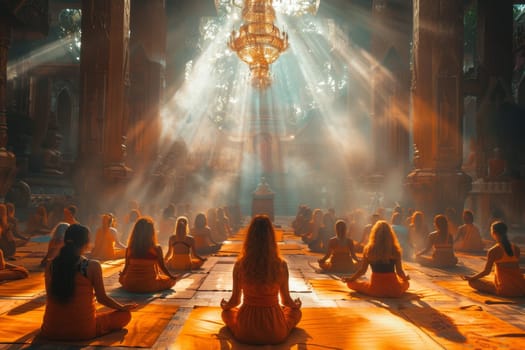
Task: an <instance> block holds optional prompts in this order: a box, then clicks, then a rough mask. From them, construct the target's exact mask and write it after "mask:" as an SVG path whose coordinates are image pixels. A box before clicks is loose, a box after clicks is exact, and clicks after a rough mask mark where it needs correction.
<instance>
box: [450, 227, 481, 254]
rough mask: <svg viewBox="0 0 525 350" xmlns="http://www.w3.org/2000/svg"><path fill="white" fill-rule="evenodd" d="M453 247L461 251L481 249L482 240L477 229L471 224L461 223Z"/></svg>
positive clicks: (477, 250)
mask: <svg viewBox="0 0 525 350" xmlns="http://www.w3.org/2000/svg"><path fill="white" fill-rule="evenodd" d="M456 236H457V241H456V243H454V249H456V250H458V251H462V252H479V251H482V250H483V241H482V239H481V234H480V233H479V229H478V228H477V227H476V226H475V225H473V224H465V225H461V226H460V227H459V228H458V233H457V235H456Z"/></svg>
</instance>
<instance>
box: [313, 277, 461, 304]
mask: <svg viewBox="0 0 525 350" xmlns="http://www.w3.org/2000/svg"><path fill="white" fill-rule="evenodd" d="M308 283H309V284H310V285H311V286H312V288H313V290H314V293H315V294H316V295H317V297H318V298H319V299H322V300H375V299H388V298H378V297H372V296H368V295H365V294H360V293H357V292H355V291H353V290H351V289H350V288H348V286H347V285H346V283H344V282H342V281H340V280H335V279H309V280H308ZM415 299H422V300H424V301H454V299H453V298H451V297H450V296H448V295H446V294H443V293H439V292H437V291H435V290H431V289H428V288H419V287H418V288H413V287H411V289H409V291H408V292H406V293H405V294H403V296H402V297H400V298H396V300H405V301H406V300H415Z"/></svg>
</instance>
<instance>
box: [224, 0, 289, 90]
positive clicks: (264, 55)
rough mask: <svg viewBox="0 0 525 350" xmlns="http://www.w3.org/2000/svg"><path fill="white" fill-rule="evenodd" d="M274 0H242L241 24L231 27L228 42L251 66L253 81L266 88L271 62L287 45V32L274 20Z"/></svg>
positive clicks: (259, 86)
mask: <svg viewBox="0 0 525 350" xmlns="http://www.w3.org/2000/svg"><path fill="white" fill-rule="evenodd" d="M272 1H273V0H244V6H243V8H242V18H243V24H242V25H241V27H240V28H239V32H236V31H235V30H234V31H232V33H231V36H230V40H229V42H228V46H229V47H230V49H232V50H233V51H235V52H236V53H237V55H238V56H239V58H240V59H241V60H242V61H244V62H246V63H247V64H248V66H249V67H250V75H251V81H252V85H253V86H254V87H256V88H258V89H265V88H267V87H268V86H269V85H270V84H271V82H272V79H271V75H270V65H271V64H272V63H273V62H275V61H276V60H277V59H278V58H279V56H280V55H281V54H282V53H283V52H284V51H286V49H287V48H288V34H287V33H286V32H284V31H283V32H281V31H280V30H279V28H277V27H276V26H275V24H274V21H275V10H274V8H273V6H272Z"/></svg>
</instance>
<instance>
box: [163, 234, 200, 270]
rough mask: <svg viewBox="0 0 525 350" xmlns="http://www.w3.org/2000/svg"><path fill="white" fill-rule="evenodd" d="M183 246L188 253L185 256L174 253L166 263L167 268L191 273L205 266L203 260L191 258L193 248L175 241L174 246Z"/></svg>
mask: <svg viewBox="0 0 525 350" xmlns="http://www.w3.org/2000/svg"><path fill="white" fill-rule="evenodd" d="M176 244H182V245H184V246H185V247H186V248H187V249H188V252H187V253H184V254H180V253H174V254H173V255H172V256H171V257H170V258H169V259H168V261H166V266H167V267H168V268H170V269H174V270H179V271H189V270H197V269H198V268H200V267H201V266H202V264H204V261H203V260H200V259H197V258H192V257H191V250H190V249H191V248H190V246H189V245H188V244H187V243H186V242H182V241H174V242H173V245H176Z"/></svg>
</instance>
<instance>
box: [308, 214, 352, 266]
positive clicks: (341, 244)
mask: <svg viewBox="0 0 525 350" xmlns="http://www.w3.org/2000/svg"><path fill="white" fill-rule="evenodd" d="M334 226H335V233H336V236H335V237H332V238H330V240H329V241H328V247H327V250H326V254H325V256H323V257H322V258H321V259H319V260H318V262H319V267H320V268H321V269H323V270H325V271H327V272H352V271H354V270H355V269H356V267H357V263H358V261H359V260H358V259H357V256H356V255H355V249H354V241H353V240H351V239H350V238H347V237H346V223H345V222H344V221H343V220H337V222H336V223H335V225H334Z"/></svg>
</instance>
